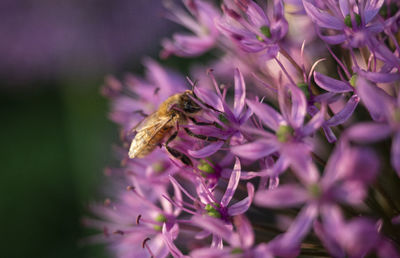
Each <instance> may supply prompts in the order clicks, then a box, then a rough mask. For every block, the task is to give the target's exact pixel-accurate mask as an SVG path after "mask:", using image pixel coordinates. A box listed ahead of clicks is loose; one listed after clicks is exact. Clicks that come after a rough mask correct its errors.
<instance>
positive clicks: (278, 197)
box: [254, 184, 309, 208]
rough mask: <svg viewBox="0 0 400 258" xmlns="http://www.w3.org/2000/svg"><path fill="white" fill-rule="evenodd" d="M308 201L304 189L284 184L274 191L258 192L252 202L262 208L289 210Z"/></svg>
mask: <svg viewBox="0 0 400 258" xmlns="http://www.w3.org/2000/svg"><path fill="white" fill-rule="evenodd" d="M308 199H309V195H308V193H307V191H306V190H305V189H304V187H301V186H299V185H296V184H286V185H282V186H279V187H277V188H275V189H268V190H262V191H258V192H257V193H256V196H255V198H254V202H255V203H256V204H257V205H259V206H262V207H268V208H289V207H299V206H300V205H301V204H303V203H304V202H306V201H307V200H308Z"/></svg>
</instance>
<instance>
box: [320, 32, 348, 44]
mask: <svg viewBox="0 0 400 258" xmlns="http://www.w3.org/2000/svg"><path fill="white" fill-rule="evenodd" d="M318 36H319V37H320V38H321V39H322V40H323V41H325V42H326V43H328V44H330V45H337V44H341V43H343V42H344V41H345V40H346V39H347V37H346V35H345V34H342V33H339V34H336V35H330V36H325V35H322V33H321V32H318Z"/></svg>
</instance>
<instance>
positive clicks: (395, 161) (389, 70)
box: [85, 0, 400, 257]
mask: <svg viewBox="0 0 400 258" xmlns="http://www.w3.org/2000/svg"><path fill="white" fill-rule="evenodd" d="M166 7H167V10H168V12H169V14H168V18H170V19H172V20H174V21H176V22H178V23H180V24H182V25H183V26H185V27H186V28H187V29H188V30H189V32H186V33H185V34H183V33H177V34H175V35H174V36H173V37H172V39H165V40H164V41H163V42H162V46H163V50H162V51H161V55H160V56H161V58H168V57H169V56H171V55H176V56H179V57H191V58H194V57H197V56H201V55H203V54H204V53H207V52H210V51H212V53H215V56H216V58H209V59H208V63H207V64H204V62H203V64H202V65H203V66H201V65H200V64H198V65H196V66H193V67H192V69H191V74H189V75H180V74H179V73H177V72H174V71H171V70H168V69H167V68H165V67H163V66H161V65H160V64H158V63H157V61H153V60H149V59H148V60H146V61H145V66H146V68H147V72H146V76H145V77H139V76H132V75H131V76H128V77H127V78H126V79H125V80H124V81H123V82H120V81H118V80H117V79H115V78H111V77H110V78H108V79H107V80H106V84H105V86H104V87H103V91H102V92H103V94H104V95H105V96H107V97H108V98H110V100H111V103H112V108H111V112H110V118H111V119H112V120H113V121H114V122H116V123H117V124H119V125H120V127H121V134H120V135H121V142H122V144H121V145H120V147H117V148H116V153H117V157H118V158H119V159H120V160H121V165H120V167H117V168H108V169H107V170H106V171H107V173H106V174H107V175H109V176H110V178H113V182H115V184H114V185H110V186H108V187H110V188H112V189H113V190H112V191H111V192H112V196H111V197H110V198H107V199H106V201H105V202H104V204H98V205H93V207H92V210H93V212H94V214H95V215H96V216H97V218H93V217H91V218H86V219H85V223H86V224H87V225H88V226H91V227H94V228H98V229H99V230H101V231H102V233H100V234H99V235H97V236H94V237H93V240H95V241H102V242H105V243H107V244H108V246H109V247H110V250H111V252H112V254H113V255H114V256H116V257H167V256H169V255H172V256H173V257H277V256H278V257H296V256H299V255H304V256H318V257H365V256H378V257H400V252H399V250H400V249H399V247H400V233H399V232H400V225H399V224H400V198H399V196H400V192H399V189H400V187H399V186H400V88H399V87H400V70H399V69H400V46H399V39H400V30H399V27H400V3H399V2H398V1H390V0H387V1H384V0H364V1H356V0H328V1H319V0H302V1H301V0H298V1H295V0H287V1H283V0H271V1H259V2H255V1H252V0H224V1H222V3H221V6H220V7H217V6H215V5H213V4H212V3H210V2H208V1H205V0H183V5H178V4H177V3H170V2H168V4H167V5H166ZM183 7H184V8H186V10H185V9H183ZM293 30H296V31H293ZM299 31H300V32H304V33H303V34H302V33H299ZM301 35H303V36H304V38H300V39H299V37H301ZM185 76H186V78H185ZM190 78H191V79H193V81H192V80H191V79H190ZM190 89H191V90H190ZM189 93H190V94H189ZM174 94H175V95H174ZM185 94H189V95H185ZM172 95H173V96H175V98H178V97H180V96H183V95H185V96H186V97H187V98H186V100H185V101H186V102H185V103H183V104H182V103H180V102H179V101H177V102H173V105H170V101H171V97H170V96H172ZM161 104H162V105H161ZM160 105H161V106H160ZM164 109H165V110H164ZM199 110H200V111H199ZM146 117H148V118H146ZM169 117H170V118H169ZM176 117H179V118H176ZM158 120H160V121H165V122H158ZM149 121H151V122H149ZM170 121H174V123H172V122H170ZM146 123H147V124H146ZM160 123H161V125H159V124H160ZM143 128H145V129H143ZM143 130H146V131H145V132H143V133H142V134H140V135H141V136H143V138H142V139H137V137H136V138H134V137H135V134H134V132H135V131H136V132H137V131H143ZM154 139H157V141H156V142H155V140H154ZM132 142H133V143H132ZM130 144H136V145H142V146H141V147H143V148H147V149H150V150H153V149H154V150H153V151H151V152H150V154H147V152H146V155H143V156H144V157H140V158H133V159H130V158H129V156H128V149H129V145H130Z"/></svg>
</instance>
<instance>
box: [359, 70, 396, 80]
mask: <svg viewBox="0 0 400 258" xmlns="http://www.w3.org/2000/svg"><path fill="white" fill-rule="evenodd" d="M357 73H358V74H359V75H361V76H363V77H364V78H366V79H368V80H370V81H372V82H375V83H386V82H395V81H399V80H400V74H399V73H382V72H367V71H364V70H362V69H358V71H357Z"/></svg>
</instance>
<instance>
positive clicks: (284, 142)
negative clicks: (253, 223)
mask: <svg viewBox="0 0 400 258" xmlns="http://www.w3.org/2000/svg"><path fill="white" fill-rule="evenodd" d="M289 90H290V93H291V98H289ZM289 100H291V103H289ZM278 101H279V106H280V109H281V112H282V114H280V113H278V112H277V111H276V110H275V109H273V108H272V107H270V106H268V105H266V104H263V103H260V102H258V101H251V100H248V101H247V104H248V106H249V107H250V109H251V110H252V111H253V112H254V113H255V115H256V116H257V117H258V118H259V119H260V121H261V122H262V124H263V125H265V126H267V127H268V128H269V129H270V130H272V132H273V133H270V132H267V131H265V130H264V129H263V128H262V126H261V125H259V126H258V127H259V128H258V130H252V131H253V132H254V133H257V134H259V135H260V136H262V137H263V138H261V139H258V140H255V141H252V142H249V143H245V144H242V145H238V146H233V147H231V150H232V152H233V153H235V154H236V155H238V156H240V157H243V158H246V159H250V160H257V159H260V158H263V157H267V156H269V155H271V154H273V153H275V152H278V153H279V159H278V160H277V162H276V164H275V165H274V167H273V168H272V170H271V171H266V174H267V175H269V176H278V175H279V174H280V173H281V172H283V171H284V170H285V169H286V168H287V167H288V165H289V164H290V162H291V160H292V156H293V155H294V156H296V155H297V154H296V153H294V152H293V151H292V149H294V148H302V149H303V150H304V153H307V154H308V153H309V152H310V149H311V148H310V147H309V146H307V144H305V142H304V139H305V138H306V137H308V136H311V135H312V134H313V133H314V132H315V131H316V130H318V129H319V128H320V126H321V125H322V123H323V122H324V114H325V105H323V106H322V108H321V110H320V111H319V112H318V113H317V114H316V115H315V116H314V117H313V118H312V119H311V120H310V121H309V122H308V123H306V124H305V123H304V118H305V116H306V108H307V102H306V98H305V96H304V94H303V92H302V91H301V90H300V88H298V87H296V86H294V85H291V84H287V85H286V86H280V87H279V93H278ZM294 158H295V157H294ZM261 175H264V174H259V176H261Z"/></svg>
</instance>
